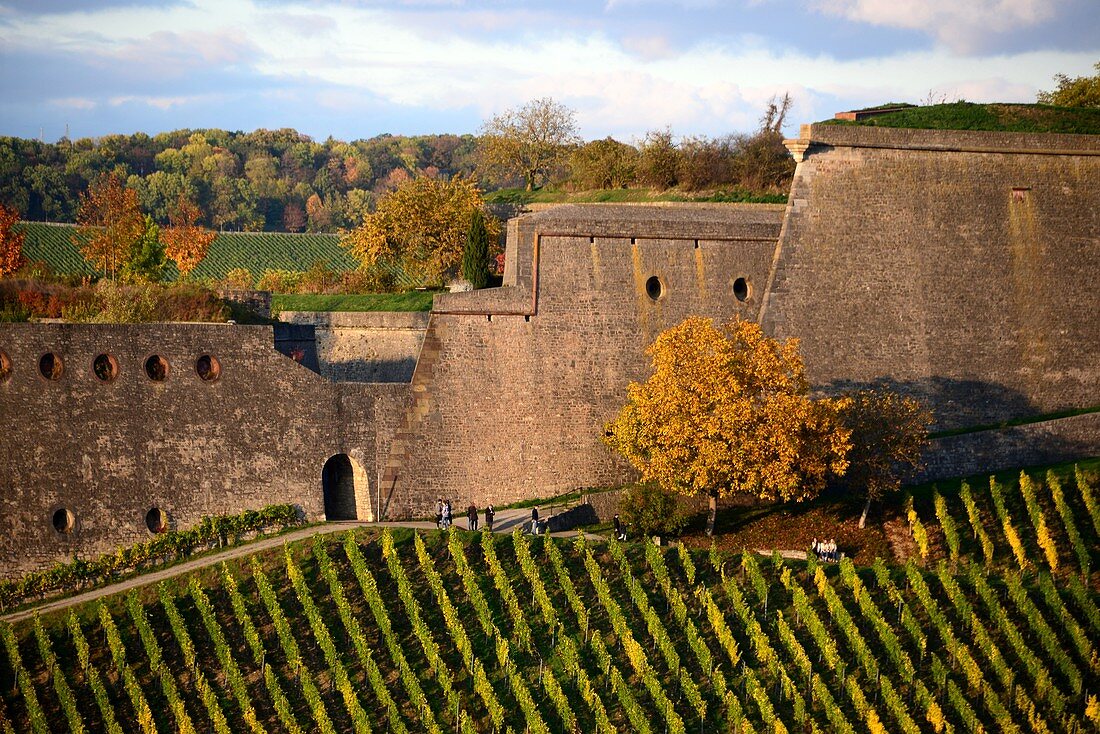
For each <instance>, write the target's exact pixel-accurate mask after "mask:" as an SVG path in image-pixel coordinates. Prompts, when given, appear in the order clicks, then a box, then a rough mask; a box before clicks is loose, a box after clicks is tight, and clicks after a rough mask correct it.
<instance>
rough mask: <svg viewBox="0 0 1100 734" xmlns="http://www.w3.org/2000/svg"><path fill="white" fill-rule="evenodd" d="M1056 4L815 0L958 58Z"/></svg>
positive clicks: (1052, 0)
mask: <svg viewBox="0 0 1100 734" xmlns="http://www.w3.org/2000/svg"><path fill="white" fill-rule="evenodd" d="M1057 5H1059V0H815V2H814V6H815V7H817V8H818V9H819V10H821V11H822V12H825V13H828V14H830V15H837V16H840V17H843V18H847V19H848V20H854V21H859V22H862V23H870V24H872V25H880V26H888V27H892V28H905V29H908V30H916V31H923V32H925V33H928V34H930V35H932V36H935V37H936V38H937V39H938V40H939V41H940V42H942V43H944V44H946V45H947V46H948V47H949V48H951V49H952V50H954V51H957V52H960V53H969V52H972V51H974V50H975V49H977V48H979V47H980V46H981V41H982V39H984V38H986V37H988V36H989V35H990V34H998V33H1004V32H1006V31H1012V30H1016V29H1019V28H1027V27H1029V26H1033V25H1035V24H1037V23H1040V22H1042V21H1045V20H1048V19H1049V18H1051V17H1052V16H1053V15H1054V13H1055V10H1056V6H1057Z"/></svg>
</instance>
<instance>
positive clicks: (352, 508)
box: [321, 454, 369, 520]
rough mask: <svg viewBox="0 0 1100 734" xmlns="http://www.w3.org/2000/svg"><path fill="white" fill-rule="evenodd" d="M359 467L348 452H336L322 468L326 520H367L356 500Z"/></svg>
mask: <svg viewBox="0 0 1100 734" xmlns="http://www.w3.org/2000/svg"><path fill="white" fill-rule="evenodd" d="M357 470H358V467H356V466H355V464H354V462H353V461H352V460H351V458H350V457H349V456H348V455H347V454H336V455H335V456H333V457H331V458H330V459H329V460H328V461H326V462H325V467H324V469H322V470H321V486H322V488H323V489H324V493H325V519H326V520H359V519H363V520H367V519H369V518H367V517H363V518H360V517H359V512H358V503H357V502H356V495H355V490H356V474H358V473H361V472H360V471H357Z"/></svg>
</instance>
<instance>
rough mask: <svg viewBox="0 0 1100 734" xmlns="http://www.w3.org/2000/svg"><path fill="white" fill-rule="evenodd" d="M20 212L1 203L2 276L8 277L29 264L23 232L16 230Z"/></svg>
mask: <svg viewBox="0 0 1100 734" xmlns="http://www.w3.org/2000/svg"><path fill="white" fill-rule="evenodd" d="M18 223H19V212H17V211H16V210H15V209H9V208H8V207H6V206H4V205H3V204H0V278H6V277H7V276H9V275H11V274H12V273H14V272H15V271H16V270H19V268H21V267H23V266H24V265H26V264H27V258H26V257H25V256H24V255H23V240H25V239H26V238H27V236H26V234H24V233H23V232H17V231H15V225H16V224H18Z"/></svg>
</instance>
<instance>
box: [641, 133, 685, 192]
mask: <svg viewBox="0 0 1100 734" xmlns="http://www.w3.org/2000/svg"><path fill="white" fill-rule="evenodd" d="M638 149H639V155H638V166H637V177H638V183H640V184H642V185H644V186H652V187H653V188H656V189H667V188H670V187H672V186H675V185H676V171H677V169H678V168H679V166H680V151H679V150H678V149H677V148H676V141H675V139H674V138H673V135H672V130H670V129H668V128H665V129H664V130H650V131H649V132H647V133H646V134H645V137H644V138H643V139H642V143H641V145H639V146H638Z"/></svg>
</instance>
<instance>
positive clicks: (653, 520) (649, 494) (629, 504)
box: [621, 484, 687, 536]
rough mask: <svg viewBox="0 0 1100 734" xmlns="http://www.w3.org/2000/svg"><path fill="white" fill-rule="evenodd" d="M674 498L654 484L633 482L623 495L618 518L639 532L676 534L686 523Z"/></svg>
mask: <svg viewBox="0 0 1100 734" xmlns="http://www.w3.org/2000/svg"><path fill="white" fill-rule="evenodd" d="M678 498H679V496H678V495H677V494H676V493H675V492H671V491H668V490H665V489H661V487H660V486H659V485H657V484H635V485H634V486H632V487H631V488H630V489H628V490H627V491H626V492H625V493H624V494H623V499H622V506H621V510H622V516H623V518H622V519H623V521H624V522H626V524H627V525H629V526H631V527H632V528H635V529H636V530H637V532H638V533H640V534H641V535H645V536H651V535H676V534H678V533H679V532H680V531H681V530H683V529H684V525H686V524H687V517H686V516H685V515H684V513H683V512H682V511H681V510H680V509H679V502H678Z"/></svg>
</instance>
